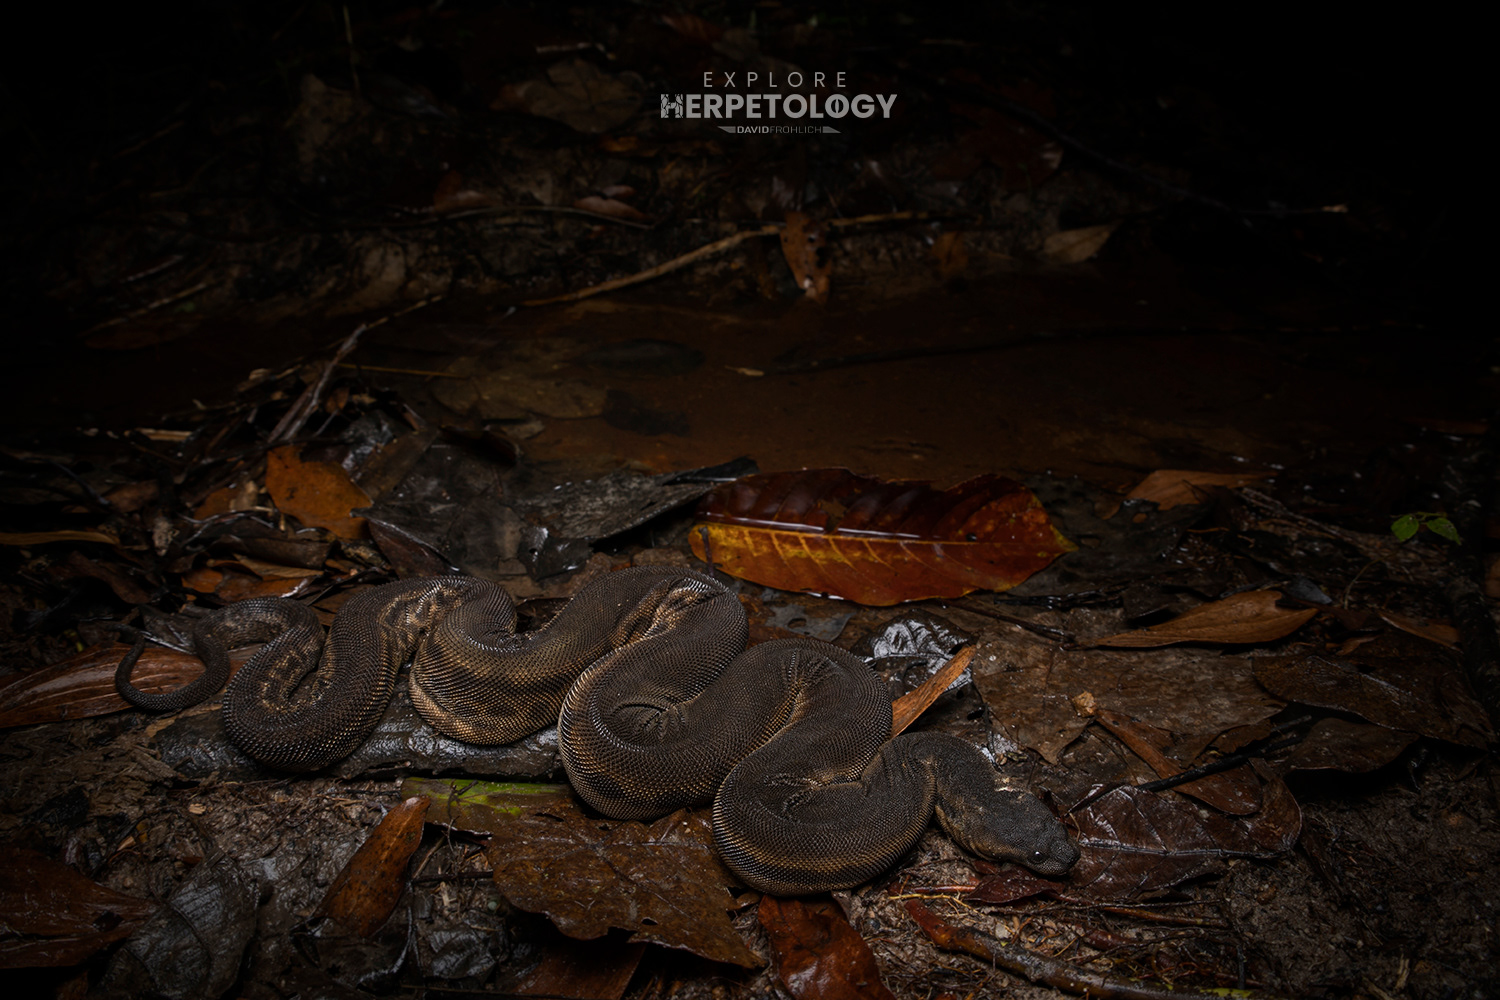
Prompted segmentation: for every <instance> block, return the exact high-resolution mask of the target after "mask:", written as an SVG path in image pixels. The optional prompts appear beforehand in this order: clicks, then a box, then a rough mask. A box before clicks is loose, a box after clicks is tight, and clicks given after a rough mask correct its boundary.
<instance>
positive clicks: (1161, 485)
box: [1110, 469, 1267, 516]
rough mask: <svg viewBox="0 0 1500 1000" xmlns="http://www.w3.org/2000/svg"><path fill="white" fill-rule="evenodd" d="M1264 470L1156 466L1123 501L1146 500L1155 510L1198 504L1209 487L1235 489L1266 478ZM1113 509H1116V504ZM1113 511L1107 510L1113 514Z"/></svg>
mask: <svg viewBox="0 0 1500 1000" xmlns="http://www.w3.org/2000/svg"><path fill="white" fill-rule="evenodd" d="M1266 475H1267V474H1266V473H1246V472H1197V471H1194V470H1191V469H1157V470H1156V471H1155V472H1153V473H1151V475H1149V476H1147V477H1146V478H1145V479H1142V480H1141V481H1140V482H1139V483H1137V484H1136V486H1135V488H1134V489H1133V490H1131V491H1130V492H1129V493H1128V494H1126V497H1125V499H1127V500H1150V501H1152V502H1153V503H1155V504H1156V506H1157V509H1159V510H1171V509H1172V508H1173V507H1177V506H1179V505H1181V504H1196V503H1202V502H1203V501H1204V499H1205V497H1206V495H1207V493H1208V491H1209V490H1212V489H1215V488H1219V489H1231V490H1237V489H1239V488H1240V487H1241V486H1249V485H1251V484H1252V483H1256V482H1259V481H1260V480H1262V479H1265V478H1266ZM1115 510H1119V507H1118V506H1116V507H1115ZM1113 514H1114V511H1111V512H1110V516H1113Z"/></svg>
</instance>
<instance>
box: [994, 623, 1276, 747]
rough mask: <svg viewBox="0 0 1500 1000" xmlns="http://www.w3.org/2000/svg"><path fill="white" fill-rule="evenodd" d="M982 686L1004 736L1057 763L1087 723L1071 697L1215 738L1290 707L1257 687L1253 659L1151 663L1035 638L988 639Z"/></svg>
mask: <svg viewBox="0 0 1500 1000" xmlns="http://www.w3.org/2000/svg"><path fill="white" fill-rule="evenodd" d="M972 669H973V671H974V683H975V684H976V685H977V686H978V687H979V693H980V694H981V695H983V696H984V700H985V704H987V705H988V706H989V708H990V712H991V714H992V715H993V718H994V720H995V726H996V729H997V731H999V732H1002V733H1003V734H1004V735H1005V736H1006V737H1007V738H1009V739H1011V740H1013V741H1015V742H1016V743H1018V744H1020V745H1021V746H1027V747H1032V748H1034V749H1036V750H1037V751H1038V752H1039V753H1041V755H1042V756H1043V757H1045V758H1046V759H1047V760H1048V761H1050V762H1051V763H1054V764H1056V763H1058V762H1059V760H1060V757H1061V754H1062V751H1063V749H1064V748H1065V747H1066V746H1067V745H1068V744H1069V743H1072V742H1073V741H1074V740H1075V739H1077V738H1078V736H1079V735H1080V734H1081V733H1082V732H1083V731H1084V729H1085V728H1087V727H1088V725H1089V723H1090V721H1091V718H1090V717H1089V716H1087V715H1082V714H1080V713H1079V711H1078V709H1077V708H1075V707H1074V702H1073V699H1074V698H1075V697H1077V696H1079V695H1081V694H1083V693H1085V692H1088V693H1089V695H1090V696H1091V698H1092V699H1093V701H1094V703H1095V711H1097V710H1098V709H1099V708H1106V709H1110V710H1113V711H1116V712H1120V713H1122V714H1124V715H1128V716H1130V717H1131V718H1135V719H1139V720H1141V721H1142V722H1145V723H1147V724H1149V725H1152V726H1156V727H1157V728H1159V729H1166V730H1169V731H1171V732H1173V733H1176V734H1177V735H1178V736H1179V738H1180V737H1185V736H1190V735H1206V736H1216V735H1218V734H1219V733H1222V732H1225V731H1226V730H1229V729H1233V728H1234V727H1236V726H1245V725H1251V724H1254V723H1257V722H1260V721H1261V720H1263V719H1268V718H1270V717H1271V716H1273V715H1275V714H1276V713H1277V712H1278V711H1280V710H1281V709H1282V707H1283V706H1284V705H1285V702H1283V701H1281V700H1280V699H1278V698H1274V697H1272V696H1271V695H1270V694H1267V693H1266V690H1265V688H1263V687H1262V686H1261V685H1260V684H1258V683H1256V679H1255V674H1254V672H1253V670H1252V665H1251V662H1250V660H1248V659H1246V658H1243V657H1237V656H1225V655H1223V654H1222V653H1220V652H1219V651H1218V650H1213V649H1199V648H1193V647H1183V648H1177V649H1170V650H1162V651H1160V652H1157V653H1153V654H1151V655H1150V656H1149V657H1143V656H1141V655H1139V654H1136V653H1121V652H1115V651H1113V650H1103V649H1099V650H1064V649H1058V648H1057V647H1055V646H1051V645H1045V644H1042V643H1032V642H1008V641H1007V642H998V641H988V642H984V643H981V644H980V646H979V649H978V651H977V652H976V653H975V655H974V663H973V668H972Z"/></svg>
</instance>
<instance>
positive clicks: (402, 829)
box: [313, 795, 432, 937]
mask: <svg viewBox="0 0 1500 1000" xmlns="http://www.w3.org/2000/svg"><path fill="white" fill-rule="evenodd" d="M430 805H432V800H431V799H430V798H428V797H427V796H425V795H413V796H412V797H411V798H409V799H407V800H405V801H404V802H402V803H401V804H400V805H398V806H396V807H395V808H393V809H392V810H391V811H390V812H388V813H386V814H385V818H384V819H382V820H381V821H380V824H379V825H378V826H376V827H375V830H374V832H372V833H371V834H370V836H369V838H368V839H367V840H366V841H365V842H364V843H363V844H361V845H359V850H357V851H355V852H354V857H352V858H350V859H349V863H348V864H347V865H345V866H344V870H343V871H341V872H339V874H338V876H337V877H336V878H335V879H334V880H333V884H332V885H330V886H329V887H328V893H327V895H325V896H324V897H323V902H322V903H321V904H320V905H319V906H318V909H317V911H316V912H315V913H314V914H313V915H314V916H315V917H330V918H332V919H333V920H336V921H338V922H339V923H340V924H342V925H343V926H344V927H345V928H347V929H348V930H349V931H351V932H352V933H355V934H358V935H360V936H362V937H369V936H370V935H371V934H374V933H375V932H376V931H378V930H380V928H381V926H382V925H383V924H384V923H385V922H386V920H387V919H388V918H389V917H390V915H391V912H392V911H393V910H395V909H396V903H397V901H398V900H399V899H400V898H401V893H402V891H403V890H404V889H405V888H406V865H407V862H409V861H410V860H411V856H412V854H413V853H414V852H415V851H416V849H417V845H419V844H421V842H422V824H423V822H425V820H426V818H427V807H428V806H430Z"/></svg>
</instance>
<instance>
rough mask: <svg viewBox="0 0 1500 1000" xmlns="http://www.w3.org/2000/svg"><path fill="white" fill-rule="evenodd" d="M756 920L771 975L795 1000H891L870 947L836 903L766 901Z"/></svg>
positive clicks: (786, 900)
mask: <svg viewBox="0 0 1500 1000" xmlns="http://www.w3.org/2000/svg"><path fill="white" fill-rule="evenodd" d="M757 916H758V917H759V918H760V925H761V926H762V927H764V928H765V930H766V936H767V937H768V938H769V939H770V942H771V950H772V951H773V952H774V953H775V958H776V975H777V976H778V977H779V978H780V979H781V982H782V985H784V986H785V987H786V990H787V992H788V993H790V994H791V995H792V996H793V997H795V998H796V1000H894V997H893V995H892V993H891V991H890V990H888V989H886V987H885V984H884V983H882V982H881V981H880V969H879V967H878V966H877V965H876V964H875V955H874V954H873V953H872V952H871V951H870V946H869V945H867V944H865V940H864V938H862V937H860V936H859V934H858V932H856V931H855V929H854V928H853V927H851V926H849V921H848V919H846V918H845V916H844V912H843V911H842V910H840V909H839V908H838V906H837V904H835V903H833V902H831V901H829V900H801V899H777V898H775V897H774V896H765V897H762V899H761V901H760V906H759V909H758V911H757Z"/></svg>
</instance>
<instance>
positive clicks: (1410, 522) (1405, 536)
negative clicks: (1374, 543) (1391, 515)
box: [1391, 514, 1420, 542]
mask: <svg viewBox="0 0 1500 1000" xmlns="http://www.w3.org/2000/svg"><path fill="white" fill-rule="evenodd" d="M1418 527H1420V524H1419V523H1418V521H1417V517H1416V515H1415V514H1403V515H1402V516H1400V517H1398V518H1396V520H1395V522H1394V523H1393V524H1392V525H1391V534H1393V535H1395V536H1396V537H1397V538H1398V539H1400V540H1401V541H1403V542H1406V541H1410V540H1411V537H1412V536H1413V535H1415V534H1416V533H1417V528H1418Z"/></svg>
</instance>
